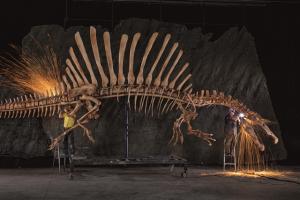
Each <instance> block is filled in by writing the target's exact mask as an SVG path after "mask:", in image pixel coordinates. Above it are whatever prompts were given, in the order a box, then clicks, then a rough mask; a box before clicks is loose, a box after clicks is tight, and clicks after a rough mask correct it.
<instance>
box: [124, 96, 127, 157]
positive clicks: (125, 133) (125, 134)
mask: <svg viewBox="0 0 300 200" xmlns="http://www.w3.org/2000/svg"><path fill="white" fill-rule="evenodd" d="M124 136H125V159H126V160H127V159H128V103H127V102H126V101H125V132H124Z"/></svg>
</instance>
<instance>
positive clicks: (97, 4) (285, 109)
mask: <svg viewBox="0 0 300 200" xmlns="http://www.w3.org/2000/svg"><path fill="white" fill-rule="evenodd" d="M213 2H214V3H201V2H200V1H198V2H196V1H193V3H191V1H189V2H182V1H180V2H178V3H174V1H173V2H170V1H167V2H164V1H161V2H159V1H157V2H152V3H150V2H148V3H147V2H145V1H140V2H117V1H115V2H112V1H100V0H98V1H94V2H93V1H88V0H85V1H83V2H80V1H78V0H77V1H76V0H73V2H70V1H68V2H66V1H64V0H60V1H53V0H52V1H50V0H40V1H37V0H35V1H33V0H26V1H22V0H19V1H16V0H10V1H1V3H0V27H1V28H0V51H1V53H3V52H5V51H6V50H7V49H9V47H8V44H10V43H13V44H17V45H20V44H21V40H22V38H23V36H25V35H26V34H27V33H28V32H29V31H30V27H31V26H35V25H42V24H59V25H62V26H65V27H68V26H72V25H90V24H101V25H102V26H104V27H107V28H111V27H113V26H114V25H115V24H118V22H119V21H120V20H122V19H126V18H129V17H139V18H150V19H157V20H162V21H167V22H175V23H180V24H185V25H186V26H187V27H188V28H193V27H202V29H203V32H211V33H213V34H214V37H213V39H215V38H218V37H219V36H220V35H221V34H223V33H224V32H225V31H226V30H227V29H228V28H229V27H232V26H238V27H242V26H245V27H246V28H247V29H248V31H249V32H250V33H251V34H252V35H253V36H254V38H255V43H256V48H257V52H258V56H259V60H260V63H261V66H262V68H263V71H264V74H265V76H266V78H267V84H268V88H269V92H270V95H271V99H272V102H273V106H274V109H275V113H276V115H277V118H278V120H279V123H280V126H281V131H282V135H283V139H284V143H285V146H286V148H287V151H288V158H287V160H285V161H283V163H284V164H300V156H299V154H300V131H299V128H298V123H300V117H299V114H298V113H299V111H300V110H299V104H300V101H299V98H297V96H298V95H297V93H298V92H299V89H298V87H297V86H298V85H299V79H300V76H299V75H300V73H299V72H298V71H299V70H298V69H299V68H300V31H299V30H300V2H299V3H298V2H296V1H295V2H293V1H281V2H280V1H277V2H270V1H256V3H253V2H255V1H252V3H249V2H248V3H232V2H238V1H232V2H231V3H221V4H219V3H217V2H222V1H213ZM223 2H224V1H223ZM250 2H251V1H250ZM261 2H263V3H261Z"/></svg>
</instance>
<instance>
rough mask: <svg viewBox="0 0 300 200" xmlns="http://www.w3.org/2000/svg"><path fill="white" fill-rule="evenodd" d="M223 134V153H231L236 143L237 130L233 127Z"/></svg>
mask: <svg viewBox="0 0 300 200" xmlns="http://www.w3.org/2000/svg"><path fill="white" fill-rule="evenodd" d="M225 134H226V136H225V153H226V154H230V155H233V152H234V147H235V145H236V140H237V130H236V128H233V129H232V130H230V131H228V132H227V133H225Z"/></svg>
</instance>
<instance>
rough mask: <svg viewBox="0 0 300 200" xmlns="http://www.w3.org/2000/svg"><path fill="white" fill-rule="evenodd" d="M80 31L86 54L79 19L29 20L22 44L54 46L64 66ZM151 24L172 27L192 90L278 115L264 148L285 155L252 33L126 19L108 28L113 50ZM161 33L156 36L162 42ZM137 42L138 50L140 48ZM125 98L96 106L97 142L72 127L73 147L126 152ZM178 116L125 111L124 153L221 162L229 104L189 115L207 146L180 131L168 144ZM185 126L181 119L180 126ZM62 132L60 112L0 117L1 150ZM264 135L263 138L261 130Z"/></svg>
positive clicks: (38, 151)
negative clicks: (66, 24) (208, 137)
mask: <svg viewBox="0 0 300 200" xmlns="http://www.w3.org/2000/svg"><path fill="white" fill-rule="evenodd" d="M78 30H79V31H80V32H81V36H82V38H83V40H84V41H85V43H86V44H87V46H88V47H87V49H88V53H89V54H91V53H92V52H91V51H90V43H89V37H88V36H89V32H88V30H89V28H88V27H82V26H79V27H71V28H68V29H67V30H64V29H63V27H61V26H58V25H43V26H35V27H32V29H31V32H30V33H29V34H28V35H26V36H25V37H24V39H23V44H22V48H23V50H24V51H29V52H31V53H33V54H35V55H38V54H39V53H41V52H42V48H43V46H44V45H48V46H51V47H52V48H53V49H54V50H55V52H56V53H57V55H58V56H59V57H60V59H61V69H64V67H65V62H64V61H65V59H66V57H67V56H68V48H69V47H70V46H71V45H72V46H75V45H74V44H75V42H74V33H75V32H76V31H78ZM105 30H107V29H106V28H105V27H101V26H97V33H98V40H99V38H102V37H101V35H100V34H101V33H102V32H103V31H105ZM110 31H111V30H110ZM155 31H158V32H159V33H162V35H164V34H165V33H171V35H172V39H171V41H173V42H174V41H179V43H180V46H181V47H182V48H183V50H184V60H186V61H189V62H190V66H191V71H192V74H193V79H192V81H193V87H194V91H195V90H200V89H217V90H219V91H224V92H225V94H231V95H232V96H233V97H235V98H238V99H240V100H241V101H243V102H244V103H245V104H246V105H247V106H249V107H250V108H251V109H253V110H255V111H257V112H259V113H260V114H261V115H262V116H264V117H266V118H268V119H270V120H272V121H273V122H275V123H274V124H273V125H271V129H272V130H273V131H274V132H275V134H276V135H277V136H278V137H279V141H280V142H279V144H277V145H273V144H271V143H270V141H269V140H268V139H264V140H265V141H266V143H267V149H266V152H267V153H268V155H271V158H272V159H275V160H279V159H283V158H285V157H286V151H285V148H284V145H283V142H282V138H281V133H280V128H279V124H278V123H277V120H276V116H275V114H274V111H273V107H272V102H271V99H270V95H269V92H268V88H267V84H266V79H265V77H264V74H263V72H262V69H261V66H260V64H259V60H258V56H257V53H256V49H255V40H254V38H253V37H252V36H251V34H250V33H249V32H248V31H247V30H246V28H237V27H233V28H231V29H229V30H227V31H226V32H225V33H224V34H223V35H222V36H221V37H219V38H218V39H216V40H212V39H211V36H212V34H208V33H203V32H202V31H201V28H196V29H192V30H188V29H187V28H186V27H185V26H183V25H179V24H172V23H165V22H159V21H155V20H144V19H143V20H142V19H128V20H125V21H122V22H121V23H120V24H119V25H117V26H116V27H115V28H114V30H112V36H111V40H112V41H113V42H112V51H113V55H117V53H118V47H119V40H120V35H121V34H122V33H127V34H128V35H129V36H131V37H129V38H132V36H133V34H134V33H135V32H141V33H142V38H141V40H140V41H143V42H142V43H141V45H142V46H144V47H145V45H146V41H147V40H148V38H149V37H150V36H151V34H152V33H153V32H155ZM162 35H160V37H159V38H158V39H159V40H161V41H162V39H163V37H162ZM129 42H130V40H129ZM100 48H103V46H102V47H100ZM154 48H156V49H157V50H158V46H157V47H156V46H154ZM168 48H170V47H168ZM139 49H141V50H140V51H139ZM142 49H143V48H138V49H137V54H136V56H137V57H140V56H142V54H143V51H142ZM102 52H103V50H102ZM91 56H92V55H91ZM102 57H103V55H102ZM116 58H117V56H114V62H115V63H116V62H117V60H116ZM102 61H103V62H104V63H102V64H103V66H106V63H105V62H106V61H105V59H104V57H103V58H102ZM115 66H116V65H115ZM124 66H127V62H125V63H124ZM146 67H147V66H146ZM148 68H149V66H148ZM125 73H126V71H125ZM0 95H1V99H3V98H7V97H13V96H15V95H16V93H15V92H14V91H12V90H11V89H5V88H4V87H3V86H1V89H0ZM124 105H125V104H124V100H122V99H121V100H120V102H119V103H118V102H117V101H116V100H108V101H105V102H104V104H103V106H102V108H101V117H100V119H99V120H96V121H94V122H92V123H90V125H89V126H90V127H91V129H92V130H93V134H94V136H95V138H96V144H90V143H89V142H88V141H87V139H86V138H83V136H82V135H81V132H82V130H77V131H76V136H75V139H76V146H77V149H78V151H82V152H84V153H85V154H87V155H88V156H90V157H93V156H96V157H101V158H121V157H122V156H123V154H124V131H125V107H124ZM179 115H180V113H179V112H176V111H173V112H171V113H169V114H166V115H163V116H159V117H157V116H155V117H150V116H144V114H143V113H135V112H133V111H130V112H129V156H130V157H143V156H153V157H161V156H168V155H171V154H173V155H177V156H180V157H184V158H186V159H188V161H189V162H191V163H204V164H215V163H222V152H223V139H224V134H223V126H224V117H225V115H226V109H224V108H221V107H211V108H203V109H200V110H199V117H198V118H197V120H195V121H193V126H194V128H199V129H201V130H203V131H207V132H211V133H214V136H215V138H216V139H217V142H215V143H214V145H213V146H212V147H209V146H208V145H207V144H206V143H205V142H203V141H202V140H201V139H197V138H194V137H188V136H185V142H184V144H183V145H182V146H180V145H177V146H175V147H174V146H172V145H168V142H169V139H170V138H171V134H172V125H173V122H174V120H175V119H176V118H177V117H178V116H179ZM184 128H185V126H183V129H184ZM61 131H62V121H61V120H59V119H58V118H57V117H55V118H51V119H25V120H23V119H22V120H17V119H15V120H11V119H0V154H6V155H10V156H16V157H25V158H26V157H37V156H46V155H48V154H49V152H48V151H47V145H48V142H49V138H51V137H53V135H55V134H57V133H59V132H61ZM262 138H264V137H263V136H262ZM82 149H84V150H82Z"/></svg>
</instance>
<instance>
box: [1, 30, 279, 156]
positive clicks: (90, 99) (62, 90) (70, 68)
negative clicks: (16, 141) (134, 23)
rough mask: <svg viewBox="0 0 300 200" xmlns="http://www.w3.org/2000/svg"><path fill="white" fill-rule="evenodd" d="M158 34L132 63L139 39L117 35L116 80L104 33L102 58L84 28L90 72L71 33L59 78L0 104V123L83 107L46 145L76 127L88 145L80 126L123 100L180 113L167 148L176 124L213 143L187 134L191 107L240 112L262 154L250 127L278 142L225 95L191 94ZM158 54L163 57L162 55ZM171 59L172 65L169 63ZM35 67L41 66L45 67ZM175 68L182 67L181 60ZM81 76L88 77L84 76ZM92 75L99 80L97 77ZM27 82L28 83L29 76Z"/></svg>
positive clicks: (178, 138)
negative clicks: (71, 41) (106, 104)
mask: <svg viewBox="0 0 300 200" xmlns="http://www.w3.org/2000/svg"><path fill="white" fill-rule="evenodd" d="M98 35H99V34H98ZM158 35H159V33H158V32H154V33H153V34H152V35H151V36H150V38H149V40H148V41H147V44H146V47H145V48H144V47H143V48H144V49H143V50H142V51H143V52H144V54H143V56H142V57H141V59H139V62H136V60H137V58H136V55H135V51H136V48H137V46H138V42H139V41H140V38H141V34H140V33H135V34H134V35H133V38H132V41H131V44H130V45H129V44H128V43H129V42H128V41H129V36H128V35H127V34H122V35H121V40H120V43H119V51H118V59H117V60H118V74H117V76H116V74H115V69H114V65H115V64H114V63H113V60H114V59H113V56H112V49H111V41H110V40H111V39H110V33H109V32H103V35H102V37H103V43H102V44H103V46H104V51H105V52H104V53H105V54H104V53H103V55H102V54H100V51H99V50H100V49H99V47H98V43H99V40H98V39H97V33H96V28H94V27H90V38H89V39H90V42H91V43H90V44H91V50H90V51H92V55H93V59H94V61H93V63H94V64H95V65H96V66H95V67H92V62H91V61H90V59H91V58H90V57H89V56H88V53H87V49H86V46H87V45H84V42H83V40H82V38H81V35H80V33H79V32H77V33H76V34H75V43H76V46H77V48H76V49H75V48H73V47H70V48H69V58H67V59H66V68H65V71H64V73H63V75H62V76H60V74H59V75H57V76H58V80H57V82H56V83H55V84H54V85H53V86H52V87H50V89H49V88H47V89H45V91H44V92H43V93H41V92H39V93H37V92H36V91H34V89H33V90H32V91H31V94H25V95H23V96H20V97H16V98H13V100H12V99H9V100H5V102H4V103H3V102H1V104H0V118H24V117H51V116H54V115H55V114H58V113H59V112H60V111H61V110H62V109H63V107H64V106H67V105H72V106H74V110H73V112H75V113H76V112H78V111H79V110H80V109H81V108H82V107H85V108H86V109H87V112H86V113H85V114H83V115H82V116H81V117H80V118H78V120H77V122H76V124H75V125H74V126H73V127H72V128H70V129H68V130H66V131H65V132H63V133H61V134H58V135H57V137H55V139H54V140H53V142H52V144H51V145H50V149H52V148H54V147H55V146H56V145H57V144H59V142H60V141H61V140H62V139H63V136H64V135H66V134H67V133H68V132H69V131H70V130H72V129H75V128H77V127H81V128H83V130H84V134H85V135H86V136H87V137H88V138H89V140H90V141H92V142H94V139H93V136H92V133H91V131H90V130H89V129H88V128H87V127H86V126H85V125H84V124H86V123H88V122H89V120H91V119H97V118H99V116H100V115H99V114H98V113H99V109H100V106H101V102H102V100H103V99H112V98H115V99H117V100H119V97H127V100H128V103H130V100H132V101H133V105H132V106H133V107H134V109H135V110H136V111H140V112H145V113H152V115H153V108H154V104H155V105H157V109H158V111H159V113H167V112H169V111H171V110H173V109H179V110H180V111H181V112H182V114H181V115H180V117H179V118H178V119H177V120H176V121H175V122H174V125H173V135H172V138H171V140H170V143H173V144H177V143H178V142H180V143H183V134H182V132H181V125H182V123H186V124H187V134H188V135H194V136H196V137H200V138H202V139H204V140H205V141H207V142H208V144H209V145H211V144H212V142H214V141H215V139H213V137H212V136H213V135H212V134H209V133H205V132H202V131H200V130H195V129H193V128H192V125H191V121H192V120H194V119H195V118H196V117H197V116H198V113H197V111H196V109H197V108H201V107H206V106H213V105H219V106H225V107H228V108H233V109H235V110H236V111H238V112H240V113H244V114H245V119H247V120H246V121H245V123H244V126H246V127H247V128H248V129H251V131H250V132H251V133H252V134H251V135H252V137H253V138H254V142H255V144H256V145H257V146H258V147H259V148H260V150H261V151H263V150H264V145H263V144H262V142H260V141H259V140H258V138H257V136H256V133H255V131H254V127H260V128H262V129H263V130H264V133H265V134H266V135H268V136H270V137H271V138H272V139H273V141H274V143H277V142H278V138H277V137H276V136H275V134H274V133H273V132H272V131H271V130H270V129H269V128H268V126H267V123H268V122H269V121H268V120H266V119H264V118H262V117H261V116H260V115H259V114H258V113H256V112H253V111H251V110H250V109H248V108H247V107H246V106H245V105H244V104H242V103H241V102H239V101H238V100H236V99H233V98H232V97H231V96H230V95H229V96H225V95H224V93H223V92H217V91H216V90H213V91H209V90H201V91H199V92H193V91H192V84H191V83H190V82H189V81H190V80H191V77H192V75H191V74H190V73H187V69H188V66H189V63H188V62H186V63H184V64H181V65H179V63H180V62H179V61H180V59H181V58H182V56H183V50H182V49H178V47H179V44H178V42H175V43H173V44H169V42H170V39H171V35H170V34H166V35H165V36H164V37H163V36H161V37H162V43H159V42H156V41H157V38H158ZM155 42H156V45H158V46H159V47H160V48H159V51H158V53H156V52H153V51H151V50H152V47H153V46H154V45H155ZM168 44H169V46H170V48H169V51H167V52H166V49H167V48H166V47H167V46H168ZM127 46H129V52H127V53H128V54H129V59H128V74H127V77H125V75H124V72H123V66H124V60H125V59H126V56H125V55H127V54H126V47H127ZM140 47H141V45H140ZM141 48H142V47H141ZM127 49H128V48H127ZM75 50H76V51H75ZM176 50H177V51H176ZM150 52H152V54H153V56H152V57H154V62H151V63H150V61H148V60H149V57H150V56H149V55H150ZM175 52H176V53H175ZM76 54H77V55H76ZM163 54H164V55H165V56H162V55H163ZM102 56H103V57H105V58H106V63H107V68H108V75H109V77H108V75H107V73H105V70H104V69H105V68H104V67H103V65H102V64H103V63H104V62H103V61H101V58H102ZM162 58H164V59H162ZM37 59H39V58H35V59H33V60H35V61H36V60H37ZM171 60H172V62H170V61H171ZM147 61H148V62H147ZM21 63H22V65H27V66H29V67H31V66H30V65H31V64H32V63H31V60H30V59H25V62H21ZM41 63H42V64H43V63H44V64H45V62H41ZM138 63H140V65H139V68H138V74H137V76H135V74H134V66H137V65H138ZM159 63H162V65H161V67H160V68H159V67H158V64H159ZM181 63H183V61H182V62H181ZM10 64H11V63H10ZM146 65H149V66H151V67H150V70H149V72H148V74H147V76H145V77H144V74H146V71H145V66H146ZM95 69H98V72H96V71H95ZM154 71H156V72H157V76H156V77H155V78H154V77H153V76H154V75H153V73H154ZM86 72H88V73H86ZM6 74H7V73H6ZM12 74H13V73H12ZM87 74H89V77H88V76H87ZM97 74H98V75H100V76H97ZM4 75H5V73H4ZM171 75H173V76H172V77H174V78H173V79H171ZM13 76H14V74H13ZM13 76H10V78H13ZM27 78H29V79H30V78H31V77H27ZM126 78H127V79H126ZM99 80H101V81H99ZM18 83H20V81H19V82H18V81H17V85H18ZM19 87H22V84H20V85H19ZM129 105H130V104H129Z"/></svg>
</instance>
